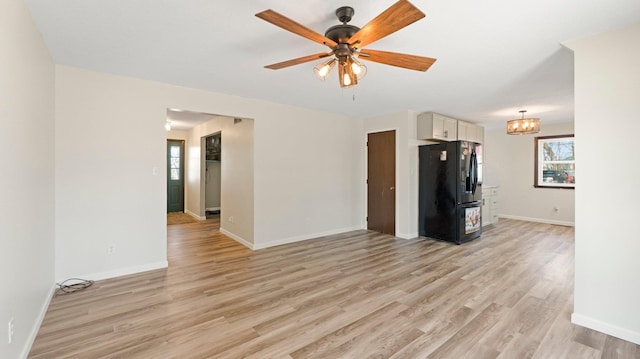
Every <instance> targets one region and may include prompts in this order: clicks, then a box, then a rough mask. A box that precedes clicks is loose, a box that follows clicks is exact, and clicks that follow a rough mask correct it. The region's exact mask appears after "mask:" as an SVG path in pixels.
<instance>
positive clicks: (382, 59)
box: [256, 0, 436, 87]
mask: <svg viewBox="0 0 640 359" xmlns="http://www.w3.org/2000/svg"><path fill="white" fill-rule="evenodd" d="M354 13H355V12H354V10H353V8H352V7H350V6H342V7H340V8H338V9H337V10H336V16H337V17H338V20H339V21H340V22H342V24H340V25H335V26H332V27H330V28H329V29H327V31H326V32H325V34H324V36H323V35H321V34H319V33H317V32H315V31H313V30H311V29H309V28H308V27H305V26H304V25H301V24H299V23H297V22H295V21H293V20H291V19H289V18H288V17H286V16H284V15H281V14H279V13H277V12H275V11H273V10H271V9H269V10H265V11H263V12H260V13H257V14H256V16H257V17H259V18H260V19H262V20H264V21H267V22H269V23H272V24H273V25H276V26H279V27H281V28H283V29H285V30H287V31H290V32H292V33H294V34H297V35H300V36H302V37H305V38H307V39H309V40H312V41H315V42H317V43H320V44H322V45H325V46H328V47H329V48H330V49H331V51H329V52H321V53H318V54H313V55H308V56H303V57H299V58H296V59H291V60H287V61H283V62H278V63H275V64H271V65H267V66H265V67H266V68H268V69H272V70H278V69H282V68H285V67H289V66H293V65H298V64H302V63H305V62H309V61H313V60H318V59H322V58H325V57H331V58H330V59H329V60H327V61H325V62H324V63H322V64H320V65H317V66H316V67H314V72H315V73H316V75H317V76H318V77H319V78H320V79H323V80H324V79H325V78H327V76H329V73H330V72H331V70H332V69H333V68H334V67H335V66H336V65H337V66H338V79H339V80H340V86H341V87H350V86H354V85H357V84H358V78H360V79H362V77H363V76H364V74H365V73H366V66H364V65H362V63H360V61H359V60H368V61H373V62H378V63H381V64H386V65H391V66H397V67H402V68H405V69H410V70H417V71H427V70H428V69H429V67H431V65H432V64H433V63H434V62H435V61H436V59H434V58H430V57H422V56H415V55H408V54H401V53H397V52H388V51H380V50H372V49H364V48H363V47H365V46H367V45H369V44H371V43H372V42H374V41H377V40H380V39H381V38H383V37H385V36H387V35H390V34H392V33H394V32H396V31H398V30H400V29H402V28H404V27H406V26H408V25H410V24H413V23H414V22H416V21H418V20H420V19H422V18H423V17H425V14H424V13H423V12H422V11H420V10H418V8H416V7H415V6H413V5H412V4H411V3H410V2H409V1H406V0H399V1H398V2H396V3H395V4H393V5H391V7H389V8H388V9H386V10H385V11H383V12H382V13H381V14H380V15H378V16H377V17H376V18H374V19H373V20H371V21H370V22H369V23H368V24H366V25H365V26H364V27H362V28H359V27H357V26H353V25H349V24H348V22H349V21H351V17H352V16H353V15H354Z"/></svg>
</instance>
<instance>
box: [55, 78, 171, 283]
mask: <svg viewBox="0 0 640 359" xmlns="http://www.w3.org/2000/svg"><path fill="white" fill-rule="evenodd" d="M56 75H57V77H56V131H55V134H56V278H57V279H58V280H62V279H66V278H69V277H81V278H84V277H86V278H88V279H102V278H108V277H113V276H117V275H123V274H128V273H135V272H139V271H142V270H147V269H156V268H161V267H165V266H166V264H167V262H166V226H165V223H166V198H167V195H166V157H165V156H166V130H165V129H164V123H165V122H166V108H167V106H166V105H165V106H162V105H160V104H158V103H157V100H156V99H157V98H162V96H163V94H164V91H163V90H164V89H163V88H162V87H153V86H149V84H148V82H145V81H141V80H133V79H126V80H125V81H123V79H122V78H119V77H116V76H110V75H103V74H97V73H94V72H89V71H82V70H77V69H73V68H69V67H64V66H56ZM108 245H114V246H115V253H114V254H111V255H108V254H107V246H108Z"/></svg>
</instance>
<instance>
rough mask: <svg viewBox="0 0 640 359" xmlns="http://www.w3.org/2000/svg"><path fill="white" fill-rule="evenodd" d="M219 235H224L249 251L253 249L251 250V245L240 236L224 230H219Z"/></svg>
mask: <svg viewBox="0 0 640 359" xmlns="http://www.w3.org/2000/svg"><path fill="white" fill-rule="evenodd" d="M220 233H222V234H224V235H225V236H227V237H229V238H231V239H233V240H234V241H236V242H238V243H240V244H242V245H243V246H245V247H247V248H249V249H255V248H253V243H250V242H249V241H247V240H245V239H244V238H242V237H240V236H238V235H236V234H234V233H231V232H229V231H227V230H226V229H224V228H220Z"/></svg>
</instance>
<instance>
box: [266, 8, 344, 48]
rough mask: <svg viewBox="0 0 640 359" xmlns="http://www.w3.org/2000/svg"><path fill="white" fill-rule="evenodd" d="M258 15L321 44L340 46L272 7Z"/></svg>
mask: <svg viewBox="0 0 640 359" xmlns="http://www.w3.org/2000/svg"><path fill="white" fill-rule="evenodd" d="M256 16H257V17H259V18H261V19H262V20H264V21H266V22H270V23H272V24H274V25H276V26H278V27H281V28H283V29H285V30H287V31H290V32H292V33H294V34H297V35H300V36H302V37H306V38H307V39H309V40H312V41H315V42H317V43H319V44H322V45H327V46H329V47H331V48H333V47H335V46H338V44H336V43H335V41H333V40H331V39H329V38H328V37H326V36H323V35H320V34H318V33H317V32H315V31H313V30H311V29H309V28H308V27H306V26H304V25H300V24H298V23H297V22H295V21H293V20H291V19H289V18H288V17H286V16H284V15H281V14H279V13H277V12H275V11H273V10H271V9H269V10H265V11H263V12H259V13H257V14H256Z"/></svg>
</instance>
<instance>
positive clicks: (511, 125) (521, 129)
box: [507, 110, 540, 135]
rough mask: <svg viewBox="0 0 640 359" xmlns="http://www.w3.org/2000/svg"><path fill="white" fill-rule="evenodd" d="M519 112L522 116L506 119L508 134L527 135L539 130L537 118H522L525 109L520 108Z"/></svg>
mask: <svg viewBox="0 0 640 359" xmlns="http://www.w3.org/2000/svg"><path fill="white" fill-rule="evenodd" d="M519 112H520V113H521V114H522V118H517V119H515V120H511V121H507V134H508V135H529V134H533V133H538V132H540V119H539V118H524V114H525V113H526V112H527V110H520V111H519Z"/></svg>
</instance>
